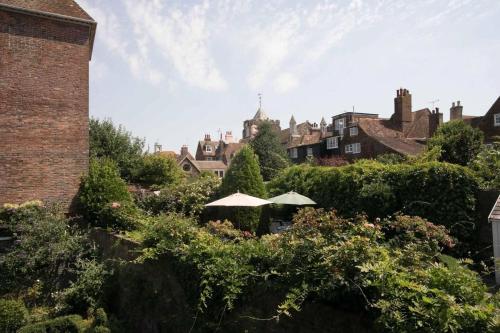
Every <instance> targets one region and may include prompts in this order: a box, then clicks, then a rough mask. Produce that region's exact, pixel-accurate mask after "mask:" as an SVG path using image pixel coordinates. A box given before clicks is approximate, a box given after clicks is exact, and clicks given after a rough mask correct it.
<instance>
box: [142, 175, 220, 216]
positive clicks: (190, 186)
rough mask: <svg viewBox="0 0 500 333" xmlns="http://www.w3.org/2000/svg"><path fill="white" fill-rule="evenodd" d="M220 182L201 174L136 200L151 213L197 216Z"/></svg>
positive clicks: (217, 179) (216, 178) (215, 178)
mask: <svg viewBox="0 0 500 333" xmlns="http://www.w3.org/2000/svg"><path fill="white" fill-rule="evenodd" d="M220 184H221V180H220V178H218V177H215V176H212V174H210V176H203V177H199V178H197V179H196V180H194V181H193V182H190V183H182V184H180V185H177V186H168V187H166V188H164V189H162V190H161V191H160V194H159V195H153V194H151V195H147V196H146V197H140V196H139V197H137V198H136V201H137V203H138V205H139V207H141V208H142V209H144V210H145V211H146V212H149V213H151V214H155V215H158V214H161V213H167V212H177V213H181V214H184V215H187V216H192V217H197V216H199V215H200V214H201V213H202V212H203V209H204V208H205V207H204V205H205V204H206V203H208V202H209V200H210V199H211V198H212V197H213V196H214V195H215V193H216V191H217V190H218V188H219V186H220Z"/></svg>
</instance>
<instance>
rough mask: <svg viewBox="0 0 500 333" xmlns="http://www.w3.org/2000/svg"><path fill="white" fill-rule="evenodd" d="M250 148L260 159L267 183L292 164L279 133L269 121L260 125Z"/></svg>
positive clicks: (261, 170)
mask: <svg viewBox="0 0 500 333" xmlns="http://www.w3.org/2000/svg"><path fill="white" fill-rule="evenodd" d="M250 146H251V147H252V149H253V151H254V152H255V154H256V155H257V156H258V157H259V165H260V173H261V174H262V178H263V179H264V180H265V181H268V180H271V179H273V178H274V177H276V176H277V175H278V173H279V172H280V171H281V170H283V169H285V168H286V167H288V166H289V164H290V162H289V160H288V155H287V153H286V150H285V149H284V148H283V145H282V144H281V142H280V138H279V136H278V133H277V132H276V131H275V130H274V129H273V127H272V124H271V123H270V122H268V121H264V122H262V123H261V124H260V125H259V131H258V133H257V135H256V136H255V138H254V139H253V140H252V141H251V142H250Z"/></svg>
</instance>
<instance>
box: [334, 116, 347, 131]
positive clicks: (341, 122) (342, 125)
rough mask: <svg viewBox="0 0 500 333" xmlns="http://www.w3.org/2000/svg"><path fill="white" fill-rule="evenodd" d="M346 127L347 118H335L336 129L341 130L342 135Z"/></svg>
mask: <svg viewBox="0 0 500 333" xmlns="http://www.w3.org/2000/svg"><path fill="white" fill-rule="evenodd" d="M345 127H346V121H345V118H340V119H336V120H335V130H336V131H339V132H340V135H342V133H343V132H344V128H345Z"/></svg>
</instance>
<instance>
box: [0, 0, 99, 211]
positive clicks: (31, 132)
mask: <svg viewBox="0 0 500 333" xmlns="http://www.w3.org/2000/svg"><path fill="white" fill-rule="evenodd" d="M95 29H96V22H95V21H94V20H93V19H92V18H91V17H90V16H89V15H88V14H87V13H85V11H83V10H82V8H80V7H79V6H78V4H77V3H76V2H75V1H73V0H0V205H1V204H4V203H20V202H24V201H27V200H34V199H40V200H43V201H62V202H65V203H67V204H69V203H71V201H72V200H73V199H74V197H75V195H76V193H77V190H78V186H79V182H80V177H81V176H82V175H83V174H84V173H86V172H87V169H88V158H89V157H88V156H89V146H88V145H89V143H88V136H89V128H88V107H89V106H88V100H89V61H90V58H91V55H92V46H93V41H94V34H95Z"/></svg>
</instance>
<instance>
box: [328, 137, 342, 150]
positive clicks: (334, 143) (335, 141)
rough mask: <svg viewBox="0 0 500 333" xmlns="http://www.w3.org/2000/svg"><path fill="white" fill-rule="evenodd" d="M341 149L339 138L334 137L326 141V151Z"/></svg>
mask: <svg viewBox="0 0 500 333" xmlns="http://www.w3.org/2000/svg"><path fill="white" fill-rule="evenodd" d="M338 147H339V137H338V136H333V137H331V138H327V139H326V149H335V148H338Z"/></svg>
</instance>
